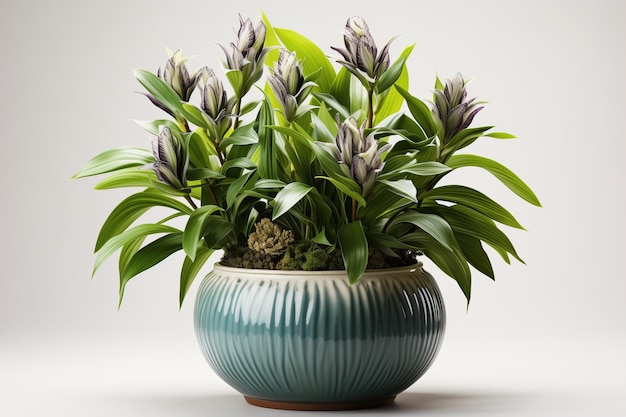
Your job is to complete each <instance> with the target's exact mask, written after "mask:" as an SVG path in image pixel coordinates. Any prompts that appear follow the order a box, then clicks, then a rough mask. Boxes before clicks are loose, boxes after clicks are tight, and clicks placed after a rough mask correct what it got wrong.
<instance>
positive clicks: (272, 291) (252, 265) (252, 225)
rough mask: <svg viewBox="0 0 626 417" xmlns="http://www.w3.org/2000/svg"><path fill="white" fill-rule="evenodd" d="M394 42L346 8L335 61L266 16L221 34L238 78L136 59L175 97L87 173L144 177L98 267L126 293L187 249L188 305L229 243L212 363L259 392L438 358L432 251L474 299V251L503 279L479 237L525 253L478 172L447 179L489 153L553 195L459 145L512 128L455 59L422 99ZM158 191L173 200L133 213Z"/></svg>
mask: <svg viewBox="0 0 626 417" xmlns="http://www.w3.org/2000/svg"><path fill="white" fill-rule="evenodd" d="M392 40H393V39H392ZM390 44H391V41H389V42H387V44H385V45H384V46H382V47H380V45H378V44H377V43H376V42H375V41H374V38H373V37H372V35H371V33H370V30H369V28H368V26H367V24H366V23H365V21H364V20H363V19H361V18H359V17H352V18H350V19H348V21H347V24H346V27H345V31H344V36H343V45H341V46H338V47H333V48H332V49H333V50H334V53H335V55H336V56H335V57H334V58H331V59H329V58H328V57H327V56H326V55H325V53H324V52H322V50H321V49H320V48H319V47H318V46H317V45H315V44H314V43H313V42H312V41H310V40H309V39H307V38H305V37H304V36H302V35H300V34H298V33H297V32H294V31H291V30H287V29H279V28H274V27H273V26H272V25H271V24H270V23H269V21H268V20H267V18H266V17H265V16H263V19H262V20H257V21H256V22H253V21H251V20H249V19H243V18H240V26H239V29H238V31H237V33H236V39H235V40H234V42H233V43H231V44H229V45H228V46H222V49H223V51H224V54H225V61H224V62H223V65H224V77H219V76H218V75H217V74H216V72H215V71H213V70H212V69H210V68H208V67H202V68H200V69H198V70H197V71H195V72H193V73H190V72H189V71H188V69H187V58H185V57H183V55H182V52H181V51H180V50H178V51H176V52H169V55H170V56H169V59H168V60H167V62H166V64H165V66H164V67H162V68H160V69H159V70H158V72H157V73H156V74H154V73H152V72H149V71H145V70H136V71H135V76H136V78H137V80H138V81H139V83H141V85H142V86H143V87H144V88H145V90H146V93H145V95H146V97H147V98H148V99H149V100H150V101H151V102H152V103H153V104H154V105H155V106H156V107H158V108H159V109H160V110H161V111H162V112H161V113H160V114H161V116H162V117H161V118H160V119H158V120H154V121H148V122H140V125H141V126H142V127H143V128H145V129H146V130H147V131H148V132H150V133H151V134H152V135H154V140H153V143H152V149H151V150H148V149H141V148H116V149H111V150H108V151H105V152H103V153H101V154H100V155H98V156H96V157H95V158H93V159H92V160H91V161H89V162H88V163H87V164H86V165H85V166H84V167H83V168H82V169H81V170H80V171H79V172H78V173H76V174H75V176H74V177H75V178H81V177H88V176H93V175H99V174H105V173H106V174H110V175H108V176H107V177H106V178H105V179H104V180H102V181H101V182H100V183H98V184H97V186H96V188H97V189H111V188H118V187H139V188H141V189H142V190H141V191H139V192H137V193H134V194H132V195H130V196H129V197H127V198H126V199H124V200H123V201H122V202H121V203H119V204H118V205H117V206H116V207H115V208H114V209H113V211H112V212H111V214H110V215H109V217H108V218H107V219H106V220H105V222H104V225H103V226H102V229H101V231H100V233H99V235H98V238H97V242H96V247H95V251H96V261H95V267H94V273H95V271H96V270H97V269H98V267H99V266H100V265H101V264H102V263H103V262H104V261H105V260H107V259H108V258H109V257H110V256H111V255H112V254H114V253H115V252H117V251H120V256H119V271H120V292H119V301H120V303H121V301H122V298H123V295H124V290H125V288H126V285H127V283H128V282H129V281H130V280H131V279H132V278H133V277H135V276H136V275H138V274H139V273H141V272H143V271H144V270H146V269H149V268H151V267H153V266H155V265H156V264H158V263H159V262H161V261H162V260H164V259H166V258H167V257H169V256H170V255H172V254H173V253H175V252H178V251H183V252H184V254H185V258H184V261H183V265H182V269H181V274H180V293H179V302H180V303H181V304H182V302H183V300H184V298H185V295H186V294H187V292H188V290H189V288H190V286H191V284H192V282H193V281H194V279H195V277H196V276H197V275H198V274H199V272H200V271H201V270H202V267H203V265H204V264H205V263H206V262H207V260H208V259H209V257H210V256H211V255H212V254H213V253H214V252H215V251H218V250H223V251H224V254H223V257H222V260H221V261H220V263H219V264H216V265H215V267H214V269H213V271H212V272H210V273H209V275H207V276H206V278H205V279H204V281H203V282H202V284H201V285H200V287H199V290H198V294H197V297H196V304H195V325H196V331H197V336H198V339H199V341H200V345H201V347H202V349H203V352H204V354H205V356H206V358H207V360H208V361H209V363H210V364H211V365H212V366H213V368H214V369H215V371H216V372H217V373H218V374H219V375H220V376H221V377H222V378H223V379H224V380H226V381H227V382H228V383H229V384H231V385H232V386H233V387H235V388H236V389H237V390H239V391H240V392H242V393H243V394H244V395H245V396H246V399H247V400H248V401H249V402H250V403H252V404H256V405H261V406H268V407H278V408H296V409H340V408H358V407H368V406H377V405H382V404H386V403H389V402H391V401H393V398H394V397H395V395H396V394H398V393H399V392H401V391H402V390H404V389H406V388H407V387H408V386H410V385H411V384H412V383H414V382H415V381H416V380H417V379H418V378H419V377H420V376H421V375H422V374H423V373H424V372H425V371H426V369H427V368H428V366H429V365H430V363H431V362H432V360H433V359H434V357H435V355H436V353H437V351H438V349H439V346H440V344H441V339H442V336H443V331H444V327H445V309H444V304H443V300H442V299H441V294H440V292H439V289H438V287H437V284H436V283H435V281H434V280H433V277H432V276H431V275H430V274H429V273H428V272H426V271H424V270H423V269H422V265H421V263H420V262H419V260H418V257H419V256H421V255H423V256H425V257H427V258H429V259H430V260H432V262H433V263H434V264H435V265H436V266H438V267H439V269H441V271H443V272H444V273H445V274H447V275H449V276H450V277H452V278H453V279H454V280H456V282H457V283H458V285H459V287H460V289H461V290H462V291H463V294H464V295H465V297H466V298H467V300H468V302H469V299H470V294H471V270H470V266H471V267H473V268H474V269H475V270H477V271H478V272H480V273H482V274H483V275H486V276H487V277H490V278H492V279H493V278H494V273H493V269H492V266H491V261H490V259H489V256H488V254H487V252H486V251H485V250H484V245H487V246H489V247H491V248H492V249H493V250H494V251H495V252H496V253H497V254H499V255H500V256H501V257H502V258H503V259H504V260H505V261H506V262H509V261H510V257H513V258H515V259H517V260H519V261H521V258H520V257H519V255H518V254H517V252H516V251H515V249H514V247H513V245H512V243H511V241H510V240H509V238H508V237H507V236H506V234H505V233H504V232H503V231H501V229H500V228H499V227H498V226H497V224H498V223H499V224H502V225H506V226H510V227H514V228H521V227H522V226H521V225H520V224H519V223H518V222H517V220H516V219H515V218H514V217H513V215H512V214H511V213H510V212H509V211H507V210H506V209H505V208H504V207H502V206H501V205H500V204H498V203H497V202H495V201H494V200H492V199H491V198H490V197H488V196H486V195H485V194H483V193H481V192H480V191H478V190H476V189H474V188H470V187H468V186H465V185H450V184H447V185H441V180H442V179H444V178H445V177H446V175H448V174H449V173H450V172H452V171H454V170H457V169H462V168H464V167H480V168H483V169H485V170H487V171H489V172H490V173H492V174H493V175H494V176H495V177H496V178H497V179H499V180H500V181H502V183H503V184H504V185H506V186H507V187H508V188H509V189H510V190H511V191H512V192H514V193H515V194H517V195H518V196H519V197H521V198H522V199H524V200H526V201H527V202H529V203H531V204H533V205H536V206H539V205H540V203H539V201H538V199H537V197H536V196H535V194H534V193H533V192H532V191H531V189H530V188H529V187H528V186H527V185H526V184H525V183H524V182H523V181H522V180H521V179H520V178H519V177H518V176H516V175H515V174H514V173H513V172H511V171H510V170H509V169H508V168H506V167H504V166H503V165H501V164H500V163H498V162H496V161H493V160H491V159H488V158H486V157H483V156H478V155H473V154H469V153H465V152H463V153H459V152H458V151H460V150H464V149H465V148H466V147H468V146H469V145H471V144H472V143H473V142H474V141H476V140H478V139H479V138H481V137H490V138H495V139H508V138H512V137H513V136H512V135H510V134H507V133H502V132H493V131H492V126H484V127H472V126H471V124H472V121H473V119H474V117H475V115H476V114H477V113H478V112H479V111H480V110H481V109H482V108H483V106H482V104H481V103H480V102H478V101H476V100H475V99H474V98H470V97H468V93H467V90H466V84H467V83H466V81H465V80H464V78H463V77H462V76H461V75H458V74H457V75H456V76H454V77H452V78H451V79H449V80H447V81H445V82H442V81H440V80H439V79H438V78H437V79H436V81H435V86H434V91H433V97H432V101H430V102H425V101H422V100H420V99H419V98H417V97H414V96H413V95H412V94H411V93H410V92H409V89H408V85H409V71H408V69H407V66H406V63H407V58H408V57H409V55H410V54H411V52H412V50H413V46H412V45H411V46H408V47H407V48H405V49H404V50H403V51H402V53H400V55H399V56H398V57H397V58H395V59H393V60H392V59H391V57H390V52H389V47H390ZM333 59H334V60H335V61H336V63H337V65H334V64H333V62H332V60H333ZM222 78H224V79H225V80H227V81H228V84H230V88H227V87H226V86H225V85H224V83H223V81H222ZM153 207H165V208H167V209H170V210H171V211H172V212H171V214H170V215H168V216H167V217H165V218H163V219H162V220H160V221H158V222H155V223H139V224H136V223H137V222H138V221H139V220H140V218H141V217H142V215H143V214H144V213H146V212H147V211H148V210H149V209H151V208H153ZM181 217H183V218H184V219H185V220H184V222H182V223H181V221H180V219H179V218H181ZM179 225H182V226H183V227H180V226H179Z"/></svg>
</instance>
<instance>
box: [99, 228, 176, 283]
mask: <svg viewBox="0 0 626 417" xmlns="http://www.w3.org/2000/svg"><path fill="white" fill-rule="evenodd" d="M176 232H180V230H178V229H176V228H175V227H171V226H166V225H164V224H152V223H148V224H140V225H139V226H135V227H133V228H132V229H128V230H126V231H125V232H123V233H120V234H119V235H117V236H114V237H112V238H111V239H109V240H108V241H107V242H106V243H105V244H104V245H103V246H102V248H100V250H99V251H98V252H97V254H96V262H95V264H94V267H93V273H92V275H94V274H95V273H96V271H97V270H98V268H100V266H101V265H102V263H103V262H104V261H106V260H107V259H108V258H109V257H110V256H111V255H113V254H114V253H115V251H117V250H118V249H120V248H121V247H122V246H124V245H126V244H127V243H129V242H132V241H134V240H136V239H139V238H142V237H145V236H149V235H154V234H159V233H176ZM181 233H182V232H181Z"/></svg>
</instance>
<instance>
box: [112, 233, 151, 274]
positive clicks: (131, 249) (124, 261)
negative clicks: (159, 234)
mask: <svg viewBox="0 0 626 417" xmlns="http://www.w3.org/2000/svg"><path fill="white" fill-rule="evenodd" d="M145 240H146V236H143V237H140V238H138V239H135V240H132V241H130V242H128V243H127V244H125V245H124V246H122V250H121V251H120V259H119V262H118V271H119V275H120V276H121V275H122V273H123V272H124V270H125V269H126V267H127V266H128V263H129V262H130V260H131V258H132V257H133V256H134V255H135V254H136V253H137V252H138V251H139V249H141V246H142V245H143V242H144V241H145Z"/></svg>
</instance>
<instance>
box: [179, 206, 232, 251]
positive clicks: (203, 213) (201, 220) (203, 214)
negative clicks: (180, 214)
mask: <svg viewBox="0 0 626 417" xmlns="http://www.w3.org/2000/svg"><path fill="white" fill-rule="evenodd" d="M221 210H223V209H222V208H220V207H218V206H214V205H206V206H202V207H199V208H198V209H197V210H194V212H193V213H191V216H189V220H187V225H186V226H185V230H184V232H183V241H182V244H183V250H184V251H185V253H186V254H187V257H188V258H189V259H190V260H191V261H195V259H196V253H197V251H198V242H199V241H200V238H201V237H202V231H203V230H204V227H205V222H206V219H207V218H208V217H209V216H211V215H212V214H213V213H215V212H216V211H221Z"/></svg>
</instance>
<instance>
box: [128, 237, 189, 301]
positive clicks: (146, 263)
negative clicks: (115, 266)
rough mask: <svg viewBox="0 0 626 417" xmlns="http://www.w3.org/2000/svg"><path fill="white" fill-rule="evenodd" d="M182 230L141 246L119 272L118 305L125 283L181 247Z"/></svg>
mask: <svg viewBox="0 0 626 417" xmlns="http://www.w3.org/2000/svg"><path fill="white" fill-rule="evenodd" d="M182 237H183V234H182V232H176V233H170V234H168V235H165V236H163V237H160V238H159V239H157V240H155V241H154V242H152V243H149V244H148V245H146V246H144V247H143V248H141V249H140V250H139V251H138V252H137V253H135V254H134V255H133V257H132V258H131V259H130V261H129V262H128V265H126V268H124V270H123V271H122V273H121V274H120V301H119V302H120V305H121V304H122V299H123V298H124V290H125V289H126V284H128V281H130V280H131V278H133V277H135V276H136V275H137V274H139V273H141V272H143V271H145V270H146V269H149V268H152V267H153V266H154V265H156V264H158V263H159V262H161V261H163V260H164V259H166V258H167V257H169V256H170V255H172V254H173V253H175V252H178V251H179V250H181V249H182Z"/></svg>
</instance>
